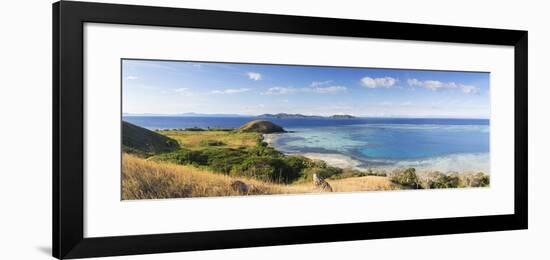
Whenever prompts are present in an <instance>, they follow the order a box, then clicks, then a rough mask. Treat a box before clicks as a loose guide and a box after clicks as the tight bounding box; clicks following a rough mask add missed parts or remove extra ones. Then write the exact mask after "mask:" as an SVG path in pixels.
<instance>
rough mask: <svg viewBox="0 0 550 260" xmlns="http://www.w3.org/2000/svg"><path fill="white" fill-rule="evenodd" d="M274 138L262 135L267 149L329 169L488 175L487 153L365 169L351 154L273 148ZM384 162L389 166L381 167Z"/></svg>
mask: <svg viewBox="0 0 550 260" xmlns="http://www.w3.org/2000/svg"><path fill="white" fill-rule="evenodd" d="M277 135H278V134H263V135H262V136H263V138H264V139H263V141H264V142H266V143H267V144H268V146H270V147H273V148H274V149H276V150H278V151H280V152H282V153H284V154H286V155H300V156H304V157H306V158H308V159H311V160H322V161H324V162H325V163H326V164H327V165H329V166H333V167H338V168H341V169H346V168H347V169H354V170H359V171H367V170H369V169H372V170H385V171H392V170H394V169H400V168H415V169H416V170H417V171H419V172H431V171H440V172H443V173H449V172H459V173H467V172H483V173H485V174H488V175H490V172H491V171H490V154H489V153H477V154H476V153H472V154H470V153H467V154H451V155H443V156H437V157H432V158H418V159H404V160H396V161H395V162H391V163H390V162H389V161H386V160H383V159H373V161H372V162H371V163H369V164H371V165H370V166H366V165H365V164H367V163H366V162H363V161H361V160H358V159H355V158H353V157H352V156H350V155H345V154H340V153H314V152H285V151H283V150H281V149H279V148H277V147H276V146H274V143H275V141H276V139H277ZM487 162H488V163H487ZM377 163H380V164H381V165H376V164H377ZM385 163H387V164H388V165H382V164H385ZM390 164H391V165H390ZM485 164H487V165H488V166H489V168H485V167H483V166H480V165H485Z"/></svg>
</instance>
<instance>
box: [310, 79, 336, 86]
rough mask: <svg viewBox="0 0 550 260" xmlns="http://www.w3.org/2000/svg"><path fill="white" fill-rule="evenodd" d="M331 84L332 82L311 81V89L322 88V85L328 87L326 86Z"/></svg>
mask: <svg viewBox="0 0 550 260" xmlns="http://www.w3.org/2000/svg"><path fill="white" fill-rule="evenodd" d="M331 83H332V80H325V81H313V82H311V85H310V86H311V87H319V86H324V85H328V84H331Z"/></svg>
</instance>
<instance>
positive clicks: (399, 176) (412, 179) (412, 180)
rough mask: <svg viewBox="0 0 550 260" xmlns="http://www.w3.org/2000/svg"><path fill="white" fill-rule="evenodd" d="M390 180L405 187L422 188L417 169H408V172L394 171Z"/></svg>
mask: <svg viewBox="0 0 550 260" xmlns="http://www.w3.org/2000/svg"><path fill="white" fill-rule="evenodd" d="M390 180H391V181H392V182H394V183H397V184H399V185H402V186H405V187H409V188H413V189H420V188H422V186H421V185H420V180H419V179H418V176H417V175H416V169H414V168H408V169H406V170H401V169H398V170H394V171H393V172H392V174H391V176H390Z"/></svg>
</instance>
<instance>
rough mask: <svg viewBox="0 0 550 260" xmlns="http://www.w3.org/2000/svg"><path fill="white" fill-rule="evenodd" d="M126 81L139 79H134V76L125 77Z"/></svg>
mask: <svg viewBox="0 0 550 260" xmlns="http://www.w3.org/2000/svg"><path fill="white" fill-rule="evenodd" d="M126 79H127V80H136V79H139V78H138V77H136V76H127V77H126Z"/></svg>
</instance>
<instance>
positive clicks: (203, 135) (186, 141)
mask: <svg viewBox="0 0 550 260" xmlns="http://www.w3.org/2000/svg"><path fill="white" fill-rule="evenodd" d="M160 133H161V134H163V135H165V136H168V137H170V138H173V139H176V140H177V141H178V142H179V143H180V145H181V146H183V147H186V148H189V149H193V148H199V147H201V142H202V141H205V140H209V141H220V142H223V143H224V145H223V146H222V147H228V148H239V147H252V146H255V145H256V142H257V140H258V138H259V134H257V133H236V132H230V131H161V132H160Z"/></svg>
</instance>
